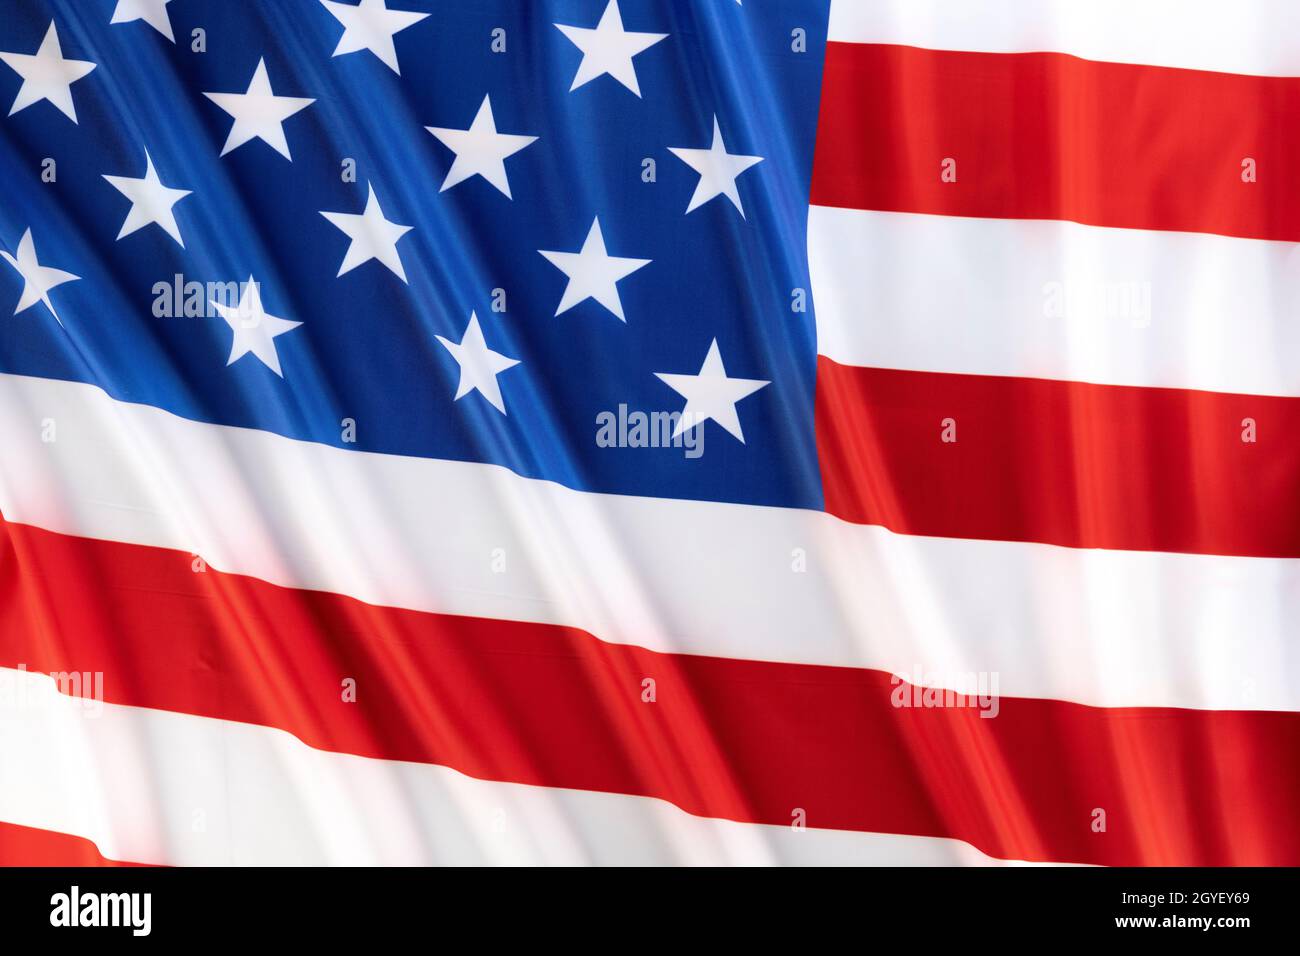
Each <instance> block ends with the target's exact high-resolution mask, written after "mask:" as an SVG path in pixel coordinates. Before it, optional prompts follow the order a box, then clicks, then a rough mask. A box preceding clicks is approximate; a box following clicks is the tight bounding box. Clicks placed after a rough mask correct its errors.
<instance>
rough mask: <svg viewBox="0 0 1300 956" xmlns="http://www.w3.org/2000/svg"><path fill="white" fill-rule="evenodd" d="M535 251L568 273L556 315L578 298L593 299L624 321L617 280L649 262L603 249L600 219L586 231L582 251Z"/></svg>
mask: <svg viewBox="0 0 1300 956" xmlns="http://www.w3.org/2000/svg"><path fill="white" fill-rule="evenodd" d="M537 251H538V252H540V253H541V254H542V255H544V256H545V257H546V259H547V261H548V262H550V263H551V265H553V266H555V268H557V269H559V270H560V271H561V272H563V273H564V274H565V275H566V276H568V277H569V284H568V285H566V286H565V287H564V296H563V297H562V298H561V299H560V305H559V307H558V308H557V309H556V310H555V314H556V315H559V314H560V313H561V312H567V311H568V310H569V309H572V308H573V307H574V306H575V305H577V304H578V303H579V302H584V301H586V300H587V299H595V300H596V301H597V302H599V303H600V304H601V305H603V306H604V307H605V308H607V309H609V311H611V312H613V313H614V314H615V315H616V316H618V318H619V320H620V321H622V322H626V321H627V319H626V318H625V317H624V316H623V303H622V302H621V301H620V300H619V297H618V286H617V283H618V280H619V279H624V278H626V277H628V276H630V275H631V274H632V273H633V272H636V270H637V269H640V268H641V267H642V266H648V265H649V264H650V260H649V259H623V258H620V257H618V256H611V255H610V254H609V253H608V252H606V251H605V237H604V236H603V235H601V232H600V220H599V219H594V220H592V223H591V231H590V232H588V233H587V240H586V242H584V243H583V244H582V251H581V252H548V251H547V250H545V249H539V250H537Z"/></svg>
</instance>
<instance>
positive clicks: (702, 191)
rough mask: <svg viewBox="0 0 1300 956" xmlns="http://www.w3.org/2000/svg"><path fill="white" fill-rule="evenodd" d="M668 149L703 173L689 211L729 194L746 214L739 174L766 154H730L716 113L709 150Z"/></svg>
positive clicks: (734, 203) (688, 208)
mask: <svg viewBox="0 0 1300 956" xmlns="http://www.w3.org/2000/svg"><path fill="white" fill-rule="evenodd" d="M668 151H669V152H670V153H672V154H673V155H674V156H676V157H677V158H678V159H680V160H681V161H682V162H683V163H685V164H686V165H687V166H690V167H691V168H692V169H693V170H695V171H696V172H697V173H699V174H700V181H699V183H698V184H697V185H696V187H695V195H693V196H691V204H690V205H689V206H687V207H686V211H687V212H690V211H692V210H693V209H698V208H699V207H700V206H703V205H704V204H705V203H706V202H708V201H709V200H710V199H713V198H714V197H715V196H726V197H727V198H728V199H730V200H731V204H732V205H733V206H735V207H736V209H737V210H739V211H740V215H741V216H744V215H745V207H744V206H742V205H741V204H740V192H739V190H737V189H736V177H737V176H739V175H740V174H741V173H743V172H744V171H745V170H747V169H749V167H750V166H753V165H755V164H757V163H761V162H762V161H763V157H762V156H741V155H740V154H738V153H728V152H727V146H726V144H725V143H724V142H723V141H722V129H721V128H720V127H719V126H718V118H717V117H716V116H714V117H713V145H712V146H710V147H709V148H708V149H681V148H679V147H676V146H670V147H669V148H668Z"/></svg>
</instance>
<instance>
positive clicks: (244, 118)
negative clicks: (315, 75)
mask: <svg viewBox="0 0 1300 956" xmlns="http://www.w3.org/2000/svg"><path fill="white" fill-rule="evenodd" d="M203 95H204V96H206V97H207V98H208V99H210V100H212V102H214V103H216V104H217V105H218V106H220V107H221V108H222V109H223V110H225V111H226V112H227V113H229V114H230V115H231V116H233V117H234V118H235V122H234V124H233V125H232V126H231V127H230V135H229V136H228V137H226V145H225V147H224V148H223V149H222V150H221V155H222V156H225V155H226V153H228V152H230V151H231V150H232V149H237V148H238V147H240V146H243V145H244V144H245V143H247V142H248V141H249V140H250V139H260V140H262V141H263V142H264V143H266V144H267V145H268V146H270V147H271V148H272V149H274V150H275V151H276V152H277V153H279V154H280V155H281V156H283V157H284V158H285V159H287V160H289V161H290V162H292V161H293V157H292V156H290V155H289V143H288V141H287V140H286V139H285V138H284V121H285V120H287V119H288V118H289V117H290V116H292V115H293V114H294V113H297V112H298V111H299V110H305V109H306V108H307V107H309V106H311V104H313V103H315V102H316V101H315V100H314V99H305V98H304V97H301V96H276V95H275V93H274V92H273V91H272V90H271V80H270V78H269V77H268V76H267V75H266V60H258V61H257V69H256V70H255V71H253V79H252V80H251V81H250V82H249V84H248V92H247V93H204V94H203Z"/></svg>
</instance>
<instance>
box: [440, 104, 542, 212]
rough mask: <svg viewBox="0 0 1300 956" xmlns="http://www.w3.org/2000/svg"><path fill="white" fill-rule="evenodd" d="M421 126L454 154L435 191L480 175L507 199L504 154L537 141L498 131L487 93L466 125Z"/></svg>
mask: <svg viewBox="0 0 1300 956" xmlns="http://www.w3.org/2000/svg"><path fill="white" fill-rule="evenodd" d="M425 129H427V130H428V131H429V132H430V133H432V134H433V135H434V136H436V137H437V139H438V142H440V143H442V144H443V145H444V146H446V147H447V148H448V149H450V150H451V151H452V152H453V153H455V154H456V159H455V160H454V161H453V162H452V164H451V169H449V170H448V171H447V178H446V179H444V180H443V181H442V188H441V189H439V190H438V191H439V192H446V191H447V190H448V189H450V188H451V187H452V186H455V185H457V184H458V183H463V182H464V181H465V180H467V179H469V178H470V177H471V176H482V177H483V178H484V179H486V180H487V181H488V182H490V183H491V184H492V185H493V186H495V187H496V188H497V189H499V190H500V191H501V192H502V193H503V194H504V195H505V197H506V198H507V199H513V198H514V197H513V196H511V195H510V180H509V179H508V178H506V162H505V161H506V158H507V157H509V156H513V155H514V154H515V153H517V152H519V151H520V150H521V149H523V148H524V147H526V146H531V145H532V144H533V143H535V142H537V137H536V136H519V135H515V134H512V133H498V132H497V123H496V119H495V118H494V117H493V115H492V98H491V97H489V96H485V97H483V102H482V104H481V105H480V106H479V108H478V113H476V114H475V115H474V122H472V123H470V125H469V129H446V128H443V127H440V126H426V127H425Z"/></svg>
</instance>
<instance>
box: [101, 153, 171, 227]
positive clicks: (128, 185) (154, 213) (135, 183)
mask: <svg viewBox="0 0 1300 956" xmlns="http://www.w3.org/2000/svg"><path fill="white" fill-rule="evenodd" d="M144 162H145V171H144V179H129V178H127V177H125V176H105V177H104V178H105V179H107V180H108V181H109V183H110V184H112V186H113V188H114V189H116V190H117V191H118V192H120V193H121V194H122V195H123V196H125V197H126V198H127V199H129V200H131V211H130V212H128V213H127V214H126V221H125V222H124V223H122V231H121V232H119V233H118V234H117V238H119V239H121V238H123V237H125V236H129V235H131V233H133V232H135V231H136V230H137V229H143V228H144V227H145V226H147V225H149V224H150V223H157V224H158V225H159V226H161V227H162V228H163V231H164V232H166V233H167V235H169V236H171V237H172V238H173V239H175V240H176V241H177V242H178V243H180V246H181V248H182V249H184V248H185V240H184V239H182V238H181V228H180V226H178V225H177V224H176V213H175V212H173V211H172V207H173V206H175V205H176V204H177V203H178V202H180V201H181V200H182V199H184V198H185V197H186V196H188V195H190V194H191V191H190V190H188V189H172V188H170V187H168V186H164V185H163V184H162V180H160V179H159V178H158V171H157V170H156V169H154V168H153V159H152V158H150V156H149V151H148V150H145V153H144Z"/></svg>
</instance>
